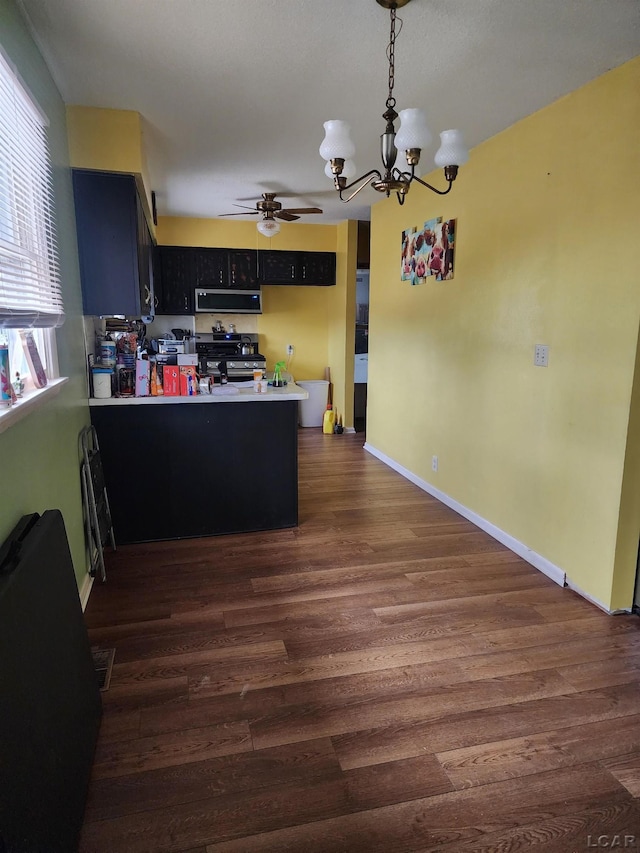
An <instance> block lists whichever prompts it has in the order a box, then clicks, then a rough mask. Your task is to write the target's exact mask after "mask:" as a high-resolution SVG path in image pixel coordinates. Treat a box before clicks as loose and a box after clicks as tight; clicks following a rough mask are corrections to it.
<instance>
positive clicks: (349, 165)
mask: <svg viewBox="0 0 640 853" xmlns="http://www.w3.org/2000/svg"><path fill="white" fill-rule="evenodd" d="M324 173H325V175H326V176H327V177H328V178H331V179H333V177H334V175H333V172H332V171H331V161H330V160H327V165H326V166H325V167H324ZM355 173H356V164H355V163H354V162H353V160H345V162H344V166H343V167H342V172H341V175H342V177H343V178H353V176H354V175H355Z"/></svg>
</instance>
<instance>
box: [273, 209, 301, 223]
mask: <svg viewBox="0 0 640 853" xmlns="http://www.w3.org/2000/svg"><path fill="white" fill-rule="evenodd" d="M273 215H274V216H275V218H276V219H284V220H285V222H293V220H294V219H300V217H299V216H295V214H293V213H291V212H290V211H288V210H277V211H276V212H275V213H274V214H273Z"/></svg>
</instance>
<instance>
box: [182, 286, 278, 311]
mask: <svg viewBox="0 0 640 853" xmlns="http://www.w3.org/2000/svg"><path fill="white" fill-rule="evenodd" d="M195 308H196V312H200V313H202V312H204V313H205V314H262V294H261V292H260V291H259V290H228V289H227V290H209V289H206V290H203V289H202V288H198V289H197V290H196V292H195Z"/></svg>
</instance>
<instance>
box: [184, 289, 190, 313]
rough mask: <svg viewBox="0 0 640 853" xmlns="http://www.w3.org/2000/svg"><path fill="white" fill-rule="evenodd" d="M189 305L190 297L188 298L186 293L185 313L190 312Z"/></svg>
mask: <svg viewBox="0 0 640 853" xmlns="http://www.w3.org/2000/svg"><path fill="white" fill-rule="evenodd" d="M188 303H189V297H188V296H187V294H186V293H185V295H184V310H185V311H188V310H189V304H188Z"/></svg>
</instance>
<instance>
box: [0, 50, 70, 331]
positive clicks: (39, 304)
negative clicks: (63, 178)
mask: <svg viewBox="0 0 640 853" xmlns="http://www.w3.org/2000/svg"><path fill="white" fill-rule="evenodd" d="M63 320H64V309H63V304H62V292H61V287H60V268H59V263H58V250H57V244H56V229H55V222H54V206H53V184H52V171H51V157H50V154H49V145H48V140H47V122H46V120H45V119H43V117H42V115H41V113H40V111H39V109H38V107H37V106H36V105H35V103H34V102H33V101H32V99H31V97H30V95H29V94H28V92H27V91H26V90H25V88H24V86H23V85H22V83H21V82H20V80H19V78H18V76H17V74H16V73H15V72H14V70H13V68H12V67H11V66H10V65H9V63H8V62H7V60H6V59H5V57H4V56H3V54H2V52H0V327H1V326H4V327H8V328H26V327H33V326H35V327H39V328H44V327H52V326H60V325H62V322H63Z"/></svg>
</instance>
